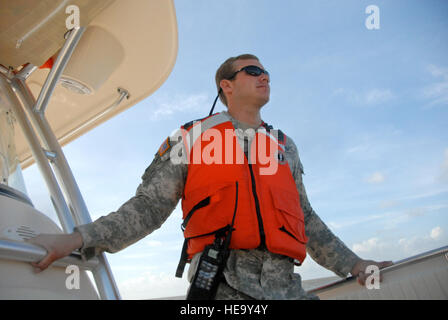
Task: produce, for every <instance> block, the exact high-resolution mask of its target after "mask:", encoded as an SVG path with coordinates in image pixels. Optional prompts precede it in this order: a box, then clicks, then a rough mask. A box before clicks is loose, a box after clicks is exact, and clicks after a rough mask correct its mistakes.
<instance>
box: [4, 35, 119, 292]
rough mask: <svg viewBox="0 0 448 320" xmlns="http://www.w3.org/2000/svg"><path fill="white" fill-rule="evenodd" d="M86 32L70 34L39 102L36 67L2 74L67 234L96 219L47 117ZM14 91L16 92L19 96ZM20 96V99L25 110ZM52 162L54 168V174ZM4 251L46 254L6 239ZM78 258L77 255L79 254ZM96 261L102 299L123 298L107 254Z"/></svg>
mask: <svg viewBox="0 0 448 320" xmlns="http://www.w3.org/2000/svg"><path fill="white" fill-rule="evenodd" d="M84 30H85V28H84V27H80V28H75V29H72V30H71V31H70V32H68V33H67V37H66V41H65V43H64V46H63V47H62V49H61V51H60V52H59V55H58V58H57V59H56V61H55V63H54V65H53V67H52V69H51V70H50V73H49V74H48V76H47V78H46V80H45V83H44V85H43V87H42V90H41V92H40V94H39V97H38V99H37V100H36V99H35V98H34V96H33V94H32V93H31V90H29V88H28V86H27V85H26V83H25V80H26V78H27V77H28V76H29V75H30V74H31V72H33V71H34V70H35V69H36V68H35V67H34V66H30V65H28V66H27V67H25V68H23V69H22V70H21V71H20V72H19V73H18V74H16V75H15V76H13V77H11V78H9V79H8V77H7V76H5V75H3V74H1V75H0V85H1V86H2V89H3V91H4V92H5V94H6V95H7V97H6V98H7V99H8V100H9V102H10V105H11V107H12V108H13V112H14V114H15V116H16V119H17V121H18V123H19V125H20V127H21V128H22V130H23V132H24V135H25V138H26V140H27V141H28V143H29V145H30V149H31V152H32V154H33V157H34V159H35V161H36V163H37V165H38V167H39V169H40V171H41V173H42V175H43V177H44V180H45V182H46V184H47V187H48V189H49V192H50V196H51V200H52V202H53V204H54V206H55V209H56V212H57V214H58V218H59V220H60V222H61V225H62V227H63V229H64V231H65V232H66V233H70V232H72V231H73V228H74V227H75V226H77V225H81V224H86V223H90V222H92V220H91V218H90V214H89V212H88V210H87V206H86V204H85V202H84V199H83V198H82V196H81V192H80V190H79V188H78V185H77V184H76V181H75V178H74V176H73V174H72V171H71V169H70V167H69V165H68V162H67V160H66V158H65V156H64V154H63V152H62V148H61V146H60V144H59V142H58V140H57V138H56V136H55V135H54V133H53V131H52V130H51V128H50V125H49V124H48V122H47V120H46V118H45V110H46V107H47V105H48V103H49V100H50V97H51V95H52V93H53V91H54V88H55V86H56V84H57V83H58V81H59V78H60V76H61V74H62V73H63V71H64V68H65V66H66V65H67V62H68V61H69V59H70V57H71V55H72V53H73V51H74V49H75V48H76V45H77V43H78V42H79V40H80V38H81V36H82V34H83V32H84ZM12 88H14V90H15V91H16V92H15V93H14V91H13V90H12ZM16 94H17V95H16ZM17 96H18V97H19V98H20V101H21V102H22V105H23V107H22V105H21V104H20V101H19V99H18V97H17ZM120 101H121V100H120ZM27 114H28V117H29V118H30V119H31V121H32V124H33V125H34V127H35V128H36V130H37V133H38V134H39V136H40V139H41V140H42V142H43V146H41V144H40V141H39V139H38V136H37V134H36V132H35V131H34V129H33V126H32V125H31V123H30V121H29V120H28V117H27ZM50 163H51V164H52V165H53V169H54V172H53V170H52V167H51V166H50ZM61 187H62V188H61ZM64 196H65V197H64ZM0 250H1V251H0V252H3V254H7V255H8V256H9V257H10V258H13V256H15V254H17V257H23V251H24V250H25V251H27V250H28V251H27V252H28V253H29V254H30V256H32V257H33V259H35V260H34V261H38V259H39V258H41V256H42V252H40V251H39V250H38V249H37V248H36V247H35V246H32V245H29V244H22V245H20V246H19V245H17V244H13V243H11V242H8V241H3V240H2V241H0ZM14 252H15V253H14ZM21 252H22V253H21ZM74 255H75V256H76V254H74ZM70 259H74V257H73V256H72V257H71V258H70V257H69V258H67V259H62V260H61V262H58V263H65V262H66V261H68V260H70ZM96 260H97V265H96V266H95V267H94V268H92V269H91V270H92V273H93V276H94V279H95V283H96V285H97V288H98V291H99V293H100V297H101V298H102V299H120V294H119V292H118V288H117V286H116V283H115V280H114V278H113V275H112V272H111V270H110V266H109V264H108V262H107V259H106V257H105V255H104V253H102V254H100V255H99V256H97V258H96ZM22 261H23V260H22ZM27 261H28V260H27ZM70 261H71V262H77V263H75V264H77V265H82V263H81V260H79V259H75V260H70Z"/></svg>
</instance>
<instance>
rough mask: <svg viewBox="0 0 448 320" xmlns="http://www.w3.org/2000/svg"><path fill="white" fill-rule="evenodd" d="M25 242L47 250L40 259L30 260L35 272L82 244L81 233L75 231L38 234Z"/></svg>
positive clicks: (45, 267)
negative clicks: (36, 260) (37, 260)
mask: <svg viewBox="0 0 448 320" xmlns="http://www.w3.org/2000/svg"><path fill="white" fill-rule="evenodd" d="M27 242H29V243H31V244H35V245H37V246H40V247H43V248H44V249H45V250H47V255H46V256H45V257H44V258H43V259H42V260H41V261H39V262H31V265H32V266H33V267H34V272H36V273H39V272H42V271H43V270H45V269H47V268H48V266H49V265H50V264H52V263H53V262H54V261H55V260H58V259H61V258H64V257H66V256H68V255H69V254H70V253H72V252H73V251H74V250H76V249H78V248H81V247H82V244H83V242H82V237H81V234H80V233H79V232H76V231H75V232H73V233H71V234H40V235H38V236H36V237H34V238H31V239H29V240H28V241H27Z"/></svg>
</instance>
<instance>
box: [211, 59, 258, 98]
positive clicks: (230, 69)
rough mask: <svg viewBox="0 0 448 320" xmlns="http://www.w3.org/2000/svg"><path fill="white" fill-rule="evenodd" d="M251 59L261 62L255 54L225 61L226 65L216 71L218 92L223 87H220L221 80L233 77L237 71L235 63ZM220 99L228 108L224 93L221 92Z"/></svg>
mask: <svg viewBox="0 0 448 320" xmlns="http://www.w3.org/2000/svg"><path fill="white" fill-rule="evenodd" d="M249 59H255V60H258V61H260V60H259V59H258V58H257V57H256V56H254V55H253V54H248V53H246V54H240V55H239V56H236V57H230V58H229V59H227V60H226V61H224V63H223V64H222V65H221V66H220V67H219V69H218V70H217V71H216V75H215V81H216V88H217V89H218V92H219V90H220V89H221V87H220V86H219V83H220V82H221V80H223V79H228V78H230V77H231V76H232V75H233V73H234V72H235V71H236V70H235V68H234V66H233V63H234V62H235V61H237V60H249ZM219 99H220V100H221V102H222V103H223V104H225V105H226V106H227V99H226V96H225V94H224V92H221V93H220V94H219Z"/></svg>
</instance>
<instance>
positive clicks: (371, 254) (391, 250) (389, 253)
mask: <svg viewBox="0 0 448 320" xmlns="http://www.w3.org/2000/svg"><path fill="white" fill-rule="evenodd" d="M445 244H446V238H445V237H444V232H443V229H442V228H441V227H440V226H436V227H434V228H433V229H432V230H431V231H430V232H427V233H426V232H425V233H423V234H421V235H416V236H413V237H411V238H406V237H404V238H400V239H399V240H398V241H386V240H383V239H380V238H377V237H373V238H370V239H368V240H365V241H362V242H360V243H355V244H353V245H352V250H353V251H354V252H355V253H356V254H358V255H360V257H361V258H363V259H375V260H381V259H392V260H394V261H397V260H401V259H404V258H408V257H411V256H414V255H417V254H421V253H423V252H426V251H429V250H433V249H436V248H439V247H441V246H444V245H445Z"/></svg>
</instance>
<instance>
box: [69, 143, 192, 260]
mask: <svg viewBox="0 0 448 320" xmlns="http://www.w3.org/2000/svg"><path fill="white" fill-rule="evenodd" d="M175 143H176V142H172V143H171V146H170V149H171V148H172V147H173V146H174V145H175ZM162 146H163V145H162ZM159 151H160V150H159ZM164 151H165V153H163V155H162V156H160V155H159V152H157V153H156V155H155V157H154V160H153V161H152V163H151V165H150V166H149V167H148V168H147V169H146V171H145V173H144V174H143V176H142V182H141V184H140V185H139V187H138V188H137V191H136V194H135V196H134V197H132V198H131V199H129V200H128V201H127V202H125V203H124V204H123V205H122V206H121V207H120V208H119V209H118V210H117V211H116V212H112V213H110V214H108V215H107V216H102V217H100V218H99V219H97V220H96V221H94V222H92V223H89V224H85V225H81V226H78V227H76V228H75V230H76V231H78V232H80V233H81V236H82V238H83V246H82V248H81V254H82V256H83V259H89V258H91V257H93V256H95V255H97V254H98V253H100V252H102V251H107V252H110V253H114V252H117V251H119V250H121V249H124V248H125V247H127V246H129V245H131V244H133V243H135V242H137V241H138V240H140V239H142V238H143V237H145V236H146V235H148V234H150V233H151V232H153V231H154V230H156V229H158V228H160V226H161V225H162V224H163V223H164V222H165V220H166V219H167V218H168V217H169V215H170V214H171V213H172V212H173V210H174V209H175V207H176V205H177V203H178V201H179V199H180V198H181V196H182V192H183V188H184V184H185V179H186V176H187V165H185V164H183V163H178V164H174V163H173V162H172V161H169V159H170V152H169V151H170V150H164Z"/></svg>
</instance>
